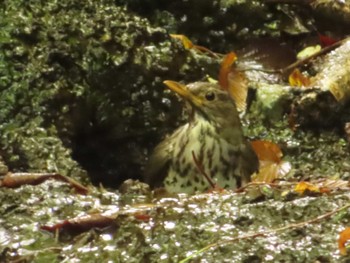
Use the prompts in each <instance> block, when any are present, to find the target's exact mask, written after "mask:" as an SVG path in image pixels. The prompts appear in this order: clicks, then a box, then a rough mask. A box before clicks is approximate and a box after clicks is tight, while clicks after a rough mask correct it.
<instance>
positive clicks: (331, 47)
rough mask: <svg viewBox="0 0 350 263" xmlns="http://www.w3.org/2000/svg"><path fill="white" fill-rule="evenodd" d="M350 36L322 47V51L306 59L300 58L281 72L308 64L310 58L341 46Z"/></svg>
mask: <svg viewBox="0 0 350 263" xmlns="http://www.w3.org/2000/svg"><path fill="white" fill-rule="evenodd" d="M349 39H350V38H345V39H342V40H340V41H338V42H335V43H334V44H332V45H330V46H327V47H325V48H322V49H321V50H320V51H318V52H316V53H315V54H312V55H311V56H308V57H306V58H304V59H301V60H298V61H296V62H294V63H292V64H290V65H289V66H287V67H285V68H283V69H281V73H282V74H285V73H286V72H288V71H292V70H293V69H295V68H297V67H299V66H300V65H303V64H307V63H309V62H310V60H312V59H314V58H316V57H318V56H320V55H323V54H324V53H327V52H329V51H331V50H333V49H335V48H337V47H339V46H341V45H342V44H344V43H345V42H346V41H348V40H349Z"/></svg>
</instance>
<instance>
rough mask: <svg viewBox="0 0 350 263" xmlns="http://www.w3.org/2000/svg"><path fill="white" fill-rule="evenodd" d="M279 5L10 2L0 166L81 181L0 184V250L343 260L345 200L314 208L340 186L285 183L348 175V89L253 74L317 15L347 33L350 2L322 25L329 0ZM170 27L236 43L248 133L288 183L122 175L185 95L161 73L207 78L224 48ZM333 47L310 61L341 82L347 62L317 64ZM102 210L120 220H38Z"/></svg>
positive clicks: (138, 166)
mask: <svg viewBox="0 0 350 263" xmlns="http://www.w3.org/2000/svg"><path fill="white" fill-rule="evenodd" d="M276 2H278V1H264V2H257V1H220V2H218V1H195V0H193V1H177V2H176V3H172V2H166V3H165V2H164V1H137V0H133V1H127V2H126V1H122V0H119V1H116V2H114V1H109V0H105V1H99V2H96V1H85V2H84V3H82V2H81V1H75V0H69V1H68V0H67V1H49V2H46V3H34V2H28V1H21V0H15V1H14V0H13V1H5V2H4V4H3V7H2V8H1V9H0V17H1V19H0V23H1V25H2V30H1V32H0V76H1V77H0V94H1V100H0V155H1V157H2V159H1V161H0V176H3V175H5V174H6V173H7V172H8V171H11V172H16V171H26V172H57V173H60V174H63V175H67V176H70V177H72V178H75V179H77V180H79V181H80V182H83V183H84V184H86V185H87V186H88V188H89V189H90V192H89V194H88V195H78V194H77V193H75V191H74V190H73V189H72V187H71V186H69V184H67V183H66V182H58V181H56V180H47V181H45V182H43V183H41V184H39V185H23V186H21V187H18V188H5V187H1V188H0V202H1V204H2V205H1V208H0V223H1V224H0V225H1V226H0V261H3V262H13V261H19V262H62V261H69V262H75V261H77V262H91V261H98V262H106V261H108V260H111V261H114V262H179V261H180V260H183V259H185V258H186V257H190V256H193V258H192V261H194V262H276V261H278V262H316V261H318V262H347V260H348V258H347V257H343V256H340V254H339V251H338V248H337V238H338V236H339V232H340V231H341V230H343V229H344V228H345V227H346V226H348V225H349V220H348V218H349V209H348V208H344V209H343V210H341V211H340V212H339V213H334V214H333V215H329V216H328V217H325V218H320V220H318V221H317V220H316V221H312V219H315V218H317V217H319V216H322V215H325V214H327V213H328V212H331V211H334V210H335V209H338V208H340V207H342V206H345V205H347V204H349V196H348V194H347V192H348V189H347V190H346V191H345V190H344V189H333V190H332V191H331V192H330V193H306V194H304V195H299V194H297V193H296V192H295V191H294V190H293V189H294V186H295V184H296V183H297V182H298V181H300V180H310V181H312V180H316V179H325V178H328V179H329V178H331V179H334V180H340V179H342V180H349V174H350V163H349V160H350V159H349V157H350V156H349V149H348V148H349V146H348V141H347V140H346V133H345V132H344V129H343V127H344V126H345V125H346V123H347V122H349V120H348V100H347V97H346V96H345V98H344V101H340V102H338V101H337V100H336V99H335V98H334V96H333V95H332V93H331V92H330V90H329V89H330V88H327V89H324V85H321V86H322V87H320V88H319V89H318V87H317V86H313V87H312V88H311V89H297V88H291V87H290V86H289V85H288V84H287V82H286V75H283V74H280V72H276V71H275V72H267V71H266V72H264V71H259V70H257V68H258V69H259V67H260V69H261V68H263V69H265V68H268V69H274V70H276V69H278V68H281V67H282V68H283V67H285V66H287V65H288V64H289V63H290V61H291V60H293V59H295V58H294V55H295V54H296V53H297V52H298V50H300V49H301V48H303V47H304V46H305V45H308V44H309V43H311V44H312V43H314V41H315V39H316V38H317V36H316V34H315V32H314V31H313V30H314V27H315V26H319V28H318V29H320V30H321V29H324V28H326V29H327V30H330V31H331V32H332V34H333V33H334V35H336V36H344V35H346V33H347V30H348V26H347V21H348V20H347V9H346V8H344V6H342V5H341V4H339V3H338V4H337V5H336V6H335V7H336V10H343V12H342V15H341V16H339V19H340V20H339V21H337V22H338V23H334V24H333V27H332V25H330V23H321V22H322V19H325V17H330V16H332V15H329V13H332V12H334V10H335V9H327V8H326V9H325V6H327V5H332V4H334V1H331V2H329V1H314V3H313V5H309V4H303V5H300V6H299V5H298V4H295V5H288V4H279V3H276ZM345 7H346V6H345ZM314 15H315V17H313V16H314ZM198 16H200V19H199V17H198ZM332 17H333V18H334V19H336V18H335V17H334V16H332ZM299 22H300V23H299ZM326 24H327V25H326ZM335 27H336V28H335ZM169 33H178V34H186V35H187V36H188V37H189V38H190V39H191V40H193V41H194V42H196V43H198V44H201V45H206V46H207V47H208V48H210V49H212V50H214V51H219V52H222V53H226V52H228V51H230V50H231V49H234V50H236V49H241V53H239V52H237V53H238V54H243V55H244V56H243V55H242V60H240V61H239V66H240V67H241V68H244V69H245V70H246V71H247V72H246V73H247V74H246V76H247V78H248V82H249V87H250V90H251V91H252V94H253V95H252V97H251V98H250V102H249V107H248V109H247V111H246V115H245V116H244V118H243V123H244V129H245V134H246V135H247V136H248V137H249V138H252V139H266V140H270V141H273V142H275V143H276V144H278V145H279V146H280V147H281V149H282V151H283V153H284V160H286V161H289V162H290V163H291V166H292V170H291V172H290V173H289V174H288V175H287V176H286V177H285V178H283V180H285V181H287V185H286V186H283V187H282V188H278V187H277V188H275V187H265V188H259V189H260V190H259V191H261V192H262V194H261V195H260V197H259V198H252V196H251V195H250V192H249V191H248V190H246V191H243V192H241V193H236V192H232V191H228V192H221V193H217V192H214V193H207V194H198V195H194V196H186V195H171V196H169V195H168V194H166V193H164V192H162V191H161V190H158V191H155V192H152V191H151V190H150V189H149V188H148V186H147V185H145V184H143V183H140V182H137V181H130V180H129V181H127V182H125V183H123V184H122V182H123V181H124V180H125V179H130V178H133V179H140V178H141V175H142V169H143V166H144V164H145V162H146V161H147V156H148V155H149V153H150V151H151V150H152V148H153V147H154V145H155V144H156V143H157V142H159V141H160V139H161V138H162V137H163V136H164V135H165V134H167V133H169V132H171V131H173V130H174V129H175V128H176V127H178V126H179V124H180V123H182V122H184V118H183V116H182V115H181V112H182V105H181V103H180V102H179V101H178V99H177V98H176V97H175V96H173V94H170V93H169V92H166V91H165V89H164V86H163V84H162V81H164V80H166V79H172V80H178V81H183V82H185V83H187V82H192V81H198V80H200V79H204V78H206V75H209V76H210V77H211V78H216V76H217V72H218V71H219V63H220V59H217V58H213V57H211V56H208V55H207V54H203V53H200V52H198V51H196V50H186V49H185V48H184V47H183V46H182V44H181V42H179V41H177V40H174V39H171V38H170V37H169ZM265 37H268V39H269V40H267V39H265ZM257 38H259V39H260V43H259V44H258V43H257V42H258V41H256V39H257ZM271 39H272V42H270V41H271ZM265 40H266V42H265ZM276 41H277V42H276ZM261 42H263V43H264V44H265V48H264V51H263V52H262V51H261V46H262V45H261ZM273 42H275V44H273V45H272V44H271V45H270V43H273ZM247 43H248V44H247ZM266 43H268V44H266ZM246 44H247V45H246ZM266 46H268V47H267V48H266ZM276 46H280V47H282V48H281V49H279V51H278V52H277V49H275V47H276ZM343 48H344V47H343ZM342 50H344V49H342V47H340V49H338V51H335V52H333V53H330V54H329V55H327V57H326V58H325V60H323V62H325V64H324V65H325V66H324V67H318V66H317V65H318V64H317V63H319V61H316V62H315V65H313V66H312V71H314V72H313V73H314V75H316V76H319V77H323V79H322V81H326V80H329V81H331V82H332V83H335V84H336V87H340V89H341V90H344V93H345V94H346V91H347V86H348V85H347V84H348V83H347V80H348V74H347V71H346V69H345V68H344V71H341V72H340V71H339V70H337V74H340V75H336V74H333V73H334V71H332V67H327V64H326V63H333V64H334V63H336V64H337V63H338V61H343V62H344V61H345V62H346V61H349V60H348V58H347V57H346V54H342V53H341V51H342ZM271 51H276V52H274V53H276V54H278V56H276V54H274V55H271V54H269V52H271ZM344 53H346V52H344ZM252 54H256V55H255V56H254V55H253V56H252ZM332 54H335V56H332ZM279 57H281V58H284V59H286V60H288V63H287V62H285V61H282V60H283V59H279ZM345 62H344V63H345ZM249 67H252V68H251V69H249ZM320 72H321V73H320ZM342 72H343V73H342ZM318 73H320V74H319V75H317V74H318ZM326 75H330V78H327V76H326ZM337 80H340V81H339V82H337ZM319 83H322V82H319ZM332 83H330V82H327V85H328V87H333V86H332V85H330V84H332ZM291 119H292V121H293V122H295V123H294V124H291ZM91 182H93V183H94V185H92V184H91ZM99 183H102V185H103V187H107V189H105V188H103V187H102V186H101V187H97V185H98V184H99ZM288 183H290V185H289V186H288ZM120 185H121V186H120ZM117 186H120V188H119V190H113V189H117ZM96 213H97V214H99V213H107V214H109V215H110V216H112V219H113V222H114V224H112V225H109V226H105V227H103V228H94V227H92V228H91V229H88V230H86V231H83V232H79V233H75V232H74V231H66V230H65V229H58V230H57V231H56V232H55V231H51V232H50V231H47V230H44V229H43V228H42V227H43V226H53V225H56V224H60V223H62V224H63V222H65V221H67V220H68V221H69V220H72V219H75V218H78V219H79V218H80V217H81V216H86V215H94V214H96ZM309 220H311V221H312V222H310V223H306V224H305V225H301V226H300V227H293V224H296V223H302V222H308V221H309ZM63 225H64V224H63ZM285 226H290V227H289V228H286V229H285V230H283V231H281V230H278V229H280V228H283V227H285ZM73 230H74V229H73ZM73 232H74V233H73ZM208 246H209V247H208Z"/></svg>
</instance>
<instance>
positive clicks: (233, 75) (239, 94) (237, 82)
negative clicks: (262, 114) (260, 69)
mask: <svg viewBox="0 0 350 263" xmlns="http://www.w3.org/2000/svg"><path fill="white" fill-rule="evenodd" d="M236 60H237V55H236V54H235V53H234V52H230V53H228V54H227V55H226V56H225V57H224V59H223V61H222V62H221V66H220V72H219V84H220V86H221V88H222V89H223V90H227V92H228V93H229V94H230V96H231V98H232V99H233V100H234V102H235V103H236V107H237V110H238V111H244V110H245V108H246V100H247V95H248V85H247V80H246V77H245V75H244V74H243V72H240V71H238V70H237V69H235V68H234V67H232V65H233V63H235V61H236Z"/></svg>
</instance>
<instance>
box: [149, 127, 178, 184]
mask: <svg viewBox="0 0 350 263" xmlns="http://www.w3.org/2000/svg"><path fill="white" fill-rule="evenodd" d="M181 128H182V127H180V128H179V129H177V130H176V131H175V132H174V133H173V134H172V135H171V136H170V137H168V138H166V139H164V140H163V141H162V142H161V143H159V144H158V145H157V146H156V148H155V149H154V151H153V153H152V155H151V157H150V158H149V161H148V164H147V166H146V168H145V174H144V180H145V182H146V183H148V184H149V185H150V186H151V187H159V186H162V184H163V181H164V179H165V177H166V176H167V175H168V169H169V165H170V161H171V158H172V155H173V150H174V143H175V141H176V137H177V135H178V133H180V132H181Z"/></svg>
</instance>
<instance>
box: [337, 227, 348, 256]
mask: <svg viewBox="0 0 350 263" xmlns="http://www.w3.org/2000/svg"><path fill="white" fill-rule="evenodd" d="M349 239H350V227H347V228H345V229H344V230H343V231H341V232H340V234H339V239H338V248H339V251H340V254H341V255H343V256H346V255H347V251H346V246H345V244H346V243H347V242H348V241H349Z"/></svg>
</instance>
